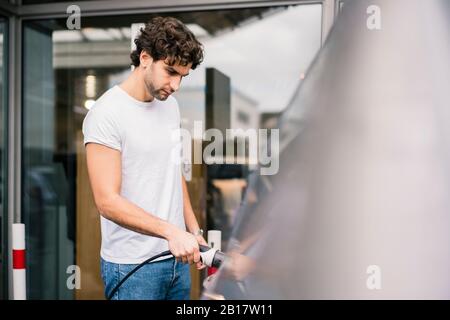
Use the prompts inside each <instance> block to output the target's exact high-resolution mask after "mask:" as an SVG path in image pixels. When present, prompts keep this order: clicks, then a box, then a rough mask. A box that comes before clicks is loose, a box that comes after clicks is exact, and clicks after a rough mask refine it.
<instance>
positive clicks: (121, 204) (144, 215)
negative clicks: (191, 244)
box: [97, 195, 176, 240]
mask: <svg viewBox="0 0 450 320" xmlns="http://www.w3.org/2000/svg"><path fill="white" fill-rule="evenodd" d="M97 208H98V209H99V211H100V213H101V214H102V216H103V217H105V218H106V219H108V220H111V221H113V222H115V223H117V224H118V225H120V226H122V227H124V228H127V229H130V230H133V231H135V232H138V233H142V234H146V235H149V236H154V237H159V238H163V239H167V240H168V239H169V238H170V236H171V235H172V234H173V232H174V231H175V229H176V227H175V226H174V225H172V224H170V223H168V222H167V221H164V220H162V219H160V218H158V217H156V216H154V215H153V214H151V213H150V214H149V213H148V212H146V211H145V210H143V209H142V208H140V207H138V206H137V205H135V204H133V203H132V202H130V201H128V200H127V199H125V198H124V197H122V196H120V195H114V196H111V197H110V198H109V199H108V200H105V201H104V202H103V203H101V204H100V205H97Z"/></svg>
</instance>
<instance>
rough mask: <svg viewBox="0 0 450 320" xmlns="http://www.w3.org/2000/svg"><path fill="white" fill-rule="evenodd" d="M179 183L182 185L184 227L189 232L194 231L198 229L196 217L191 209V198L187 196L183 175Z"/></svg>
mask: <svg viewBox="0 0 450 320" xmlns="http://www.w3.org/2000/svg"><path fill="white" fill-rule="evenodd" d="M181 184H182V187H183V208H184V210H183V214H184V222H185V224H186V228H187V230H188V231H189V232H192V233H194V232H196V231H197V230H199V229H200V227H199V225H198V222H197V218H196V217H195V214H194V210H192V205H191V200H190V198H189V192H188V189H187V185H186V180H185V179H184V177H182V178H181Z"/></svg>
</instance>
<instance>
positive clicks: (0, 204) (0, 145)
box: [0, 18, 8, 299]
mask: <svg viewBox="0 0 450 320" xmlns="http://www.w3.org/2000/svg"><path fill="white" fill-rule="evenodd" d="M6 52H7V46H6V23H5V21H3V20H2V19H1V18H0V299H7V296H6V293H7V285H8V276H7V266H8V263H7V261H8V260H7V255H8V250H7V248H8V246H7V234H8V233H7V230H8V223H7V221H8V209H7V206H6V199H7V196H6V190H7V184H8V181H7V179H6V170H7V168H6V163H7V162H6V156H7V154H6V145H7V144H6V141H7V134H6V132H7V128H8V127H7V118H8V117H7V116H6V115H7V112H6V106H7V94H6V91H7V90H8V88H7V85H6V84H7V81H6V77H7V68H6V67H7V59H6Z"/></svg>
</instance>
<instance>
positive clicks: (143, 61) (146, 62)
mask: <svg viewBox="0 0 450 320" xmlns="http://www.w3.org/2000/svg"><path fill="white" fill-rule="evenodd" d="M139 62H140V65H141V66H142V67H144V68H146V67H149V66H151V64H152V63H153V58H152V57H151V56H150V55H149V54H148V53H147V52H146V51H145V50H142V51H141V54H140V55H139Z"/></svg>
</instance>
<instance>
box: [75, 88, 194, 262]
mask: <svg viewBox="0 0 450 320" xmlns="http://www.w3.org/2000/svg"><path fill="white" fill-rule="evenodd" d="M179 127H180V113H179V110H178V103H177V101H176V99H175V98H174V97H172V96H170V97H169V98H168V99H167V100H166V101H159V100H157V99H154V100H153V101H152V102H142V101H138V100H136V99H134V98H133V97H131V96H130V95H128V94H127V93H126V92H125V91H124V90H123V89H122V88H120V87H119V86H115V87H113V88H111V89H109V90H108V91H106V92H105V93H104V94H103V95H102V96H101V97H100V98H99V99H98V100H97V101H96V103H95V104H94V105H93V106H92V108H91V109H90V110H89V112H88V114H87V115H86V117H85V119H84V122H83V134H84V143H85V144H87V143H89V142H93V143H99V144H102V145H105V146H108V147H110V148H113V149H116V150H119V151H120V152H121V156H122V186H121V191H120V194H121V196H123V197H124V198H126V199H127V200H129V201H130V202H132V203H133V204H135V205H137V206H139V207H140V208H142V209H144V210H145V211H146V212H149V213H151V214H153V215H155V216H157V217H159V218H161V219H163V220H166V221H168V222H169V223H171V224H174V225H176V226H178V227H179V228H181V229H182V230H186V227H185V222H184V217H183V195H182V184H181V167H180V165H179V164H177V162H176V161H174V160H173V159H174V158H173V154H172V153H173V152H174V151H173V150H174V148H176V145H177V144H178V142H179V140H178V141H177V138H175V139H174V130H176V129H178V128H179ZM175 132H176V131H175ZM175 137H176V135H175ZM101 233H102V246H101V253H100V254H101V257H102V258H103V259H104V260H106V261H109V262H113V263H124V264H131V263H133V264H135V263H141V262H143V261H144V260H146V259H148V258H150V257H152V256H154V255H156V254H158V253H160V252H162V251H165V250H168V243H167V240H165V239H161V238H157V237H152V236H148V235H144V234H141V233H137V232H134V231H131V230H129V229H126V228H123V227H121V226H119V225H118V224H116V223H114V222H112V221H110V220H108V219H105V218H103V217H101Z"/></svg>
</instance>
